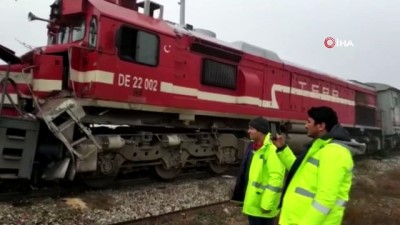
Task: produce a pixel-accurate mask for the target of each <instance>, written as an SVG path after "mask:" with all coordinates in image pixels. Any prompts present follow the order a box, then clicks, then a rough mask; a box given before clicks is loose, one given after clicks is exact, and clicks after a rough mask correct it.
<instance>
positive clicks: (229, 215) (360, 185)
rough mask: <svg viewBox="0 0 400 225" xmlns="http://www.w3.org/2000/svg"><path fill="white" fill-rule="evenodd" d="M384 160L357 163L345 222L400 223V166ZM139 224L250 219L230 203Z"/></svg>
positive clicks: (212, 224)
mask: <svg viewBox="0 0 400 225" xmlns="http://www.w3.org/2000/svg"><path fill="white" fill-rule="evenodd" d="M399 161H400V158H399ZM384 163H385V162H384V161H382V162H380V161H376V160H366V161H362V162H360V163H358V164H357V166H356V167H357V171H356V173H355V178H354V183H353V187H352V192H351V199H350V202H349V205H348V207H347V209H346V213H345V218H344V222H343V225H372V224H373V225H399V224H400V167H397V166H396V167H395V168H385V169H379V168H380V167H382V166H383V167H385V165H384ZM380 164H382V165H380ZM371 165H374V166H371ZM137 224H140V225H147V224H152V225H161V224H162V225H178V224H179V225H246V224H248V223H247V218H246V217H245V216H243V215H242V213H241V209H240V207H238V206H237V205H234V204H230V203H228V204H224V205H218V206H213V207H209V208H206V209H199V210H193V211H191V212H188V213H177V214H174V215H171V216H164V217H160V218H158V219H156V220H153V221H147V222H140V223H137Z"/></svg>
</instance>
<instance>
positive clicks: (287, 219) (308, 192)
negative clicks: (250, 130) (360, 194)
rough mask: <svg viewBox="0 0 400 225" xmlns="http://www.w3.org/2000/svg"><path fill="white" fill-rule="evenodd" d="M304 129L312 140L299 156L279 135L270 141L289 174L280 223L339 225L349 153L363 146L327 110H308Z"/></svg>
mask: <svg viewBox="0 0 400 225" xmlns="http://www.w3.org/2000/svg"><path fill="white" fill-rule="evenodd" d="M305 127H306V129H307V134H308V136H310V137H311V138H313V140H312V142H311V143H309V144H308V145H307V146H306V148H305V149H304V150H303V151H302V152H301V154H300V155H299V156H298V157H296V156H295V155H294V154H293V152H292V151H291V150H290V148H289V146H287V145H286V144H285V140H284V138H283V137H282V136H280V135H277V137H276V138H274V139H273V143H274V145H275V146H276V147H277V151H276V152H277V155H278V157H279V159H280V160H281V162H282V163H283V164H284V165H285V167H286V169H287V170H288V171H289V173H288V176H287V179H286V182H285V186H284V188H283V193H282V199H281V214H280V218H279V224H280V225H293V224H296V225H340V224H341V223H342V220H343V214H344V211H345V207H346V203H347V201H348V200H349V192H350V189H351V185H352V175H353V174H352V169H353V166H354V163H353V158H352V153H354V152H355V151H359V149H364V150H363V151H365V145H362V144H359V143H357V142H355V141H353V140H351V138H350V135H349V133H348V132H347V131H346V130H345V129H344V128H343V127H342V126H341V125H340V124H339V123H338V118H337V115H336V112H335V111H334V110H333V109H332V108H330V107H325V106H321V107H312V108H311V109H309V110H308V119H307V122H306V124H305Z"/></svg>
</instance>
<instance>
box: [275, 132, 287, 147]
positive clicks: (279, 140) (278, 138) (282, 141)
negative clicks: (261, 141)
mask: <svg viewBox="0 0 400 225" xmlns="http://www.w3.org/2000/svg"><path fill="white" fill-rule="evenodd" d="M272 143H274V145H275V146H276V147H277V148H282V147H283V146H285V144H286V142H285V138H284V137H283V136H282V135H279V134H276V136H275V137H273V138H272Z"/></svg>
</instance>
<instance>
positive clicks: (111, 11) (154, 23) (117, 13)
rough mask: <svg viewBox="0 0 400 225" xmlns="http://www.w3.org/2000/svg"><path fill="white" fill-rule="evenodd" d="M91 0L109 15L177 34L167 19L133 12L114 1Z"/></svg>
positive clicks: (90, 0)
mask: <svg viewBox="0 0 400 225" xmlns="http://www.w3.org/2000/svg"><path fill="white" fill-rule="evenodd" d="M89 2H90V3H91V4H92V5H93V6H94V7H95V8H96V9H97V10H99V11H100V13H102V14H104V15H107V16H109V17H112V18H115V19H118V20H121V21H125V22H126V23H130V24H138V23H139V24H138V25H139V26H141V27H143V28H145V29H149V30H153V31H156V32H159V33H163V34H167V35H171V36H175V33H174V31H173V30H172V29H171V27H169V26H168V25H167V24H166V23H165V21H162V20H155V19H153V18H151V17H148V16H146V15H143V14H140V13H132V10H131V9H127V8H124V7H121V6H119V5H116V4H114V3H111V2H108V1H104V0H89Z"/></svg>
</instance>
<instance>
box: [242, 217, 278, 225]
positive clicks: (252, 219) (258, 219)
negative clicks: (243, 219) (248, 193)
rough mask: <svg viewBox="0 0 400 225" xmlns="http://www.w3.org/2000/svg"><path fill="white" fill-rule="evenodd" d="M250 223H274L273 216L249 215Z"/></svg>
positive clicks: (255, 224) (268, 224)
mask: <svg viewBox="0 0 400 225" xmlns="http://www.w3.org/2000/svg"><path fill="white" fill-rule="evenodd" d="M248 218H249V225H274V219H273V218H261V217H253V216H248Z"/></svg>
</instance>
